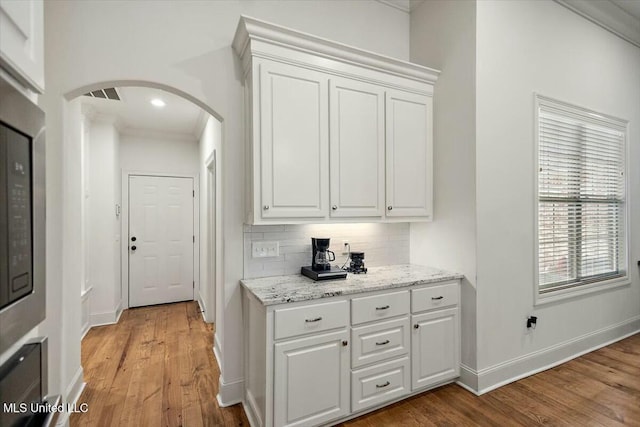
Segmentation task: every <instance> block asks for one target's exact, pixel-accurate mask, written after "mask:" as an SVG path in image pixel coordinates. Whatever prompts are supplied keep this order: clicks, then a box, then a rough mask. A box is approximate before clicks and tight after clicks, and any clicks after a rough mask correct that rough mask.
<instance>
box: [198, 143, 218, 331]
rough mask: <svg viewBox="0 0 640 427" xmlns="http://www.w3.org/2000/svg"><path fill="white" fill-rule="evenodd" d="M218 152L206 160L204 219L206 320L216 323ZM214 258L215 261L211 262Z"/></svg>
mask: <svg viewBox="0 0 640 427" xmlns="http://www.w3.org/2000/svg"><path fill="white" fill-rule="evenodd" d="M217 162H218V160H217V153H216V150H215V149H214V150H213V151H212V153H211V154H210V155H209V157H208V158H207V160H206V161H205V162H204V165H205V171H206V174H207V176H206V178H203V180H204V179H206V189H207V194H206V197H207V201H206V203H207V214H208V217H207V218H203V219H202V220H203V221H206V222H207V236H206V239H207V258H208V259H207V261H208V262H207V283H205V284H203V286H207V288H208V290H207V295H208V301H205V307H206V309H207V310H208V312H205V313H204V318H205V321H206V322H208V323H215V319H216V310H217V299H218V298H219V296H218V292H219V287H221V286H222V268H221V267H222V215H221V214H220V202H221V195H220V191H219V180H220V175H219V170H218V168H219V166H218V163H217ZM211 260H213V262H211Z"/></svg>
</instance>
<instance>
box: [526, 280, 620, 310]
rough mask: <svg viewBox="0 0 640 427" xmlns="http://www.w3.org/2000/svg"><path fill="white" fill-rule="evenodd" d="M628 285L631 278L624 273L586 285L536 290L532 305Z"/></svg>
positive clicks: (541, 304)
mask: <svg viewBox="0 0 640 427" xmlns="http://www.w3.org/2000/svg"><path fill="white" fill-rule="evenodd" d="M629 285H631V279H630V278H629V276H628V275H626V276H623V277H616V278H615V279H610V280H603V281H600V282H594V283H589V284H586V285H580V286H576V287H573V288H569V289H562V290H558V291H553V292H549V293H547V294H542V295H541V294H540V293H539V292H538V291H537V290H536V292H535V302H534V304H533V305H534V307H540V306H543V305H546V304H551V303H555V302H559V301H564V300H569V299H572V298H577V297H581V296H584V295H589V294H595V293H596V292H604V291H610V290H613V289H618V288H621V287H623V286H629Z"/></svg>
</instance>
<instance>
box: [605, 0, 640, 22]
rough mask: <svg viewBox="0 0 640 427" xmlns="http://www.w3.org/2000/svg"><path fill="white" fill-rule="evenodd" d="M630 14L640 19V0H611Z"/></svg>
mask: <svg viewBox="0 0 640 427" xmlns="http://www.w3.org/2000/svg"><path fill="white" fill-rule="evenodd" d="M611 1H612V2H613V3H615V4H617V5H618V7H619V8H620V9H622V10H624V11H625V12H627V13H628V14H629V15H633V16H634V17H636V18H638V19H640V0H611Z"/></svg>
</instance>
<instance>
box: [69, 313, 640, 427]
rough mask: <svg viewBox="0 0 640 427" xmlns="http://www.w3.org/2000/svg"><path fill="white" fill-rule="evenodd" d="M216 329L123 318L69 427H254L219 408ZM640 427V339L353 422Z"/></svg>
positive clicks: (97, 351) (356, 425) (92, 365)
mask: <svg viewBox="0 0 640 427" xmlns="http://www.w3.org/2000/svg"><path fill="white" fill-rule="evenodd" d="M212 340H213V330H212V327H211V326H210V325H206V324H205V323H204V322H203V321H202V317H201V315H200V313H199V312H198V305H197V304H196V303H194V302H189V303H179V304H169V305H161V306H154V307H145V308H136V309H131V310H126V311H125V312H124V313H123V314H122V318H121V319H120V322H119V323H118V324H117V325H111V326H103V327H98V328H93V329H92V330H91V331H90V332H89V333H88V334H87V336H86V337H85V339H84V340H83V342H82V364H83V367H84V372H85V381H86V382H87V386H86V388H85V390H84V392H83V393H82V396H81V397H80V402H87V403H88V404H89V412H88V413H86V414H74V415H73V416H72V417H71V425H72V426H74V427H75V426H109V425H113V426H136V427H137V426H187V427H191V426H201V425H205V426H248V425H249V423H248V421H247V418H246V416H245V414H244V411H243V410H242V408H241V407H240V405H235V406H233V407H230V408H220V407H218V404H217V402H216V399H215V395H216V394H217V391H218V390H217V389H218V376H219V374H220V372H219V370H218V366H217V364H216V362H215V359H214V357H213V354H212V352H211V346H212ZM537 425H551V426H581V427H582V426H621V425H628V426H640V334H638V335H635V336H633V337H630V338H627V339H626V340H623V341H620V342H618V343H615V344H612V345H610V346H608V347H605V348H602V349H600V350H597V351H595V352H593V353H589V354H587V355H584V356H582V357H580V358H577V359H574V360H572V361H570V362H568V363H565V364H563V365H561V366H558V367H556V368H554V369H550V370H548V371H545V372H542V373H540V374H537V375H534V376H531V377H528V378H525V379H523V380H520V381H517V382H515V383H512V384H509V385H507V386H504V387H501V388H499V389H497V390H494V391H492V392H490V393H487V394H484V395H482V396H480V397H477V396H474V395H473V394H471V393H469V392H468V391H466V390H464V389H462V388H461V387H459V386H457V385H447V386H444V387H440V388H438V389H436V390H432V391H429V392H425V393H422V394H420V395H418V396H415V397H412V398H409V399H406V400H404V401H402V402H399V403H396V404H394V405H391V406H389V407H387V408H385V409H382V410H379V411H376V412H373V413H371V414H368V415H365V416H362V417H359V418H357V419H354V420H351V421H349V422H346V423H344V424H341V426H344V427H378V426H412V427H413V426H415V427H422V426H456V427H457V426H537Z"/></svg>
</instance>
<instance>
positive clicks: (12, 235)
mask: <svg viewBox="0 0 640 427" xmlns="http://www.w3.org/2000/svg"><path fill="white" fill-rule="evenodd" d="M0 159H1V162H0V164H1V165H2V168H1V169H0V175H2V177H1V178H0V199H1V201H2V203H1V204H0V205H1V206H4V207H5V208H4V209H2V212H0V244H2V246H4V248H3V251H6V253H3V254H0V259H1V261H0V264H1V265H0V291H1V292H0V307H3V306H4V305H7V304H9V303H11V302H13V301H15V300H17V299H18V298H20V297H22V296H24V295H27V294H29V293H31V290H32V289H33V286H32V280H33V279H32V271H31V270H32V262H31V251H32V245H31V140H30V139H29V138H27V137H26V136H24V135H22V134H20V133H18V132H16V131H14V130H13V129H11V128H8V127H6V126H3V125H1V124H0Z"/></svg>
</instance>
